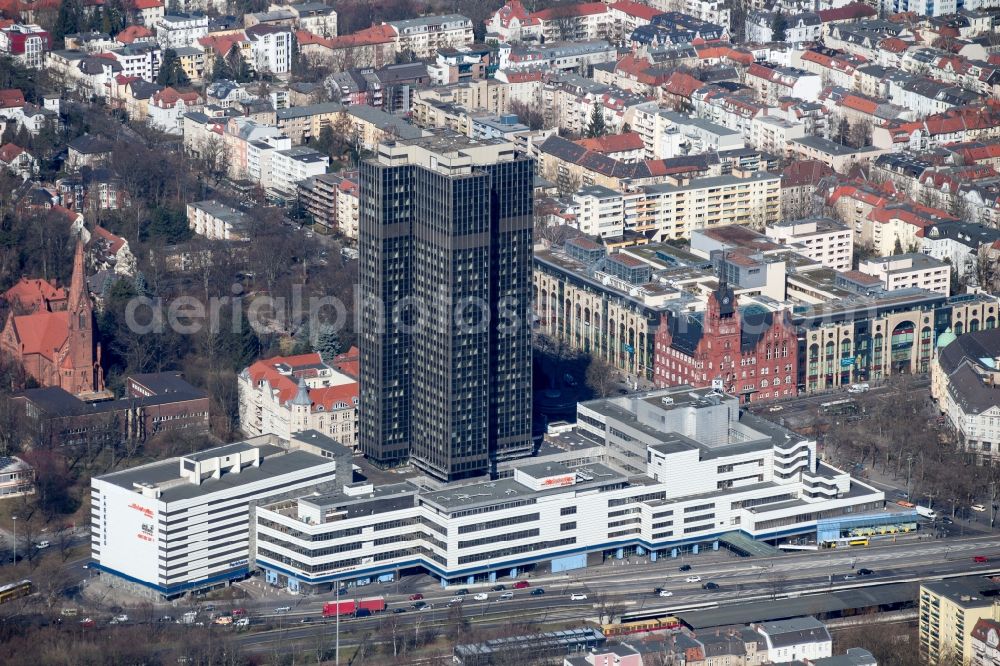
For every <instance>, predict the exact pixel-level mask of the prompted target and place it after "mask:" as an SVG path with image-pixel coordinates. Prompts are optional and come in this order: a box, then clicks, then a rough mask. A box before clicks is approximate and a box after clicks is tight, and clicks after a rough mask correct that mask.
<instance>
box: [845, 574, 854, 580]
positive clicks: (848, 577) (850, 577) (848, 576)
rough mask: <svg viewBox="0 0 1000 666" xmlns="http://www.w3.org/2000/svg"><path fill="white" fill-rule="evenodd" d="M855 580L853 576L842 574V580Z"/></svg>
mask: <svg viewBox="0 0 1000 666" xmlns="http://www.w3.org/2000/svg"><path fill="white" fill-rule="evenodd" d="M855 578H857V576H855V575H854V574H844V580H854V579H855Z"/></svg>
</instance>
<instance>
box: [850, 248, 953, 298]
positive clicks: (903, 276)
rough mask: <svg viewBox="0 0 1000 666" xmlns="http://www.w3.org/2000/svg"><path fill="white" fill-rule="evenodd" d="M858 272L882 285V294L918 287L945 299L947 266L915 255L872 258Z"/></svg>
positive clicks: (949, 272) (947, 282) (923, 255)
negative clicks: (869, 276) (883, 289)
mask: <svg viewBox="0 0 1000 666" xmlns="http://www.w3.org/2000/svg"><path fill="white" fill-rule="evenodd" d="M858 270H859V271H861V272H862V273H865V274H866V275H873V276H875V277H877V278H878V279H879V280H881V281H882V286H883V287H884V288H885V290H886V291H896V290H897V289H909V288H910V287H919V288H920V289H929V290H931V291H936V292H938V293H939V294H944V295H945V296H948V295H949V294H950V293H951V266H950V265H949V264H947V263H945V262H943V261H939V260H937V259H935V258H934V257H929V256H927V255H926V254H921V253H919V252H910V253H908V254H897V255H893V256H891V257H875V258H873V259H868V260H867V261H862V262H861V263H859V264H858Z"/></svg>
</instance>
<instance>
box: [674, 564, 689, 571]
mask: <svg viewBox="0 0 1000 666" xmlns="http://www.w3.org/2000/svg"><path fill="white" fill-rule="evenodd" d="M677 570H678V571H691V565H690V564H682V565H680V566H679V567H677Z"/></svg>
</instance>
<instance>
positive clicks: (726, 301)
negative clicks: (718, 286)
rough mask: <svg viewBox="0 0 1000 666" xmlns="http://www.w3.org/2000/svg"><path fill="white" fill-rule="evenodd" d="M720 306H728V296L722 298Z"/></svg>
mask: <svg viewBox="0 0 1000 666" xmlns="http://www.w3.org/2000/svg"><path fill="white" fill-rule="evenodd" d="M722 304H723V305H729V297H728V296H726V297H724V298H723V299H722Z"/></svg>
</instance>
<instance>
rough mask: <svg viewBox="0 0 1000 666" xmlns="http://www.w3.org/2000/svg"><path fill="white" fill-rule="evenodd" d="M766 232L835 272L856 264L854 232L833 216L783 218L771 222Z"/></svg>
mask: <svg viewBox="0 0 1000 666" xmlns="http://www.w3.org/2000/svg"><path fill="white" fill-rule="evenodd" d="M764 234H765V235H766V236H767V237H768V238H770V239H771V240H773V241H774V242H776V243H781V244H782V245H788V246H790V247H793V248H795V249H796V250H797V251H798V252H801V253H802V254H804V255H805V256H807V257H809V258H810V259H812V260H814V261H818V262H819V263H821V264H823V265H824V266H826V267H827V268H832V269H833V270H835V271H849V270H851V268H852V267H853V265H854V243H853V241H852V238H853V233H852V231H851V229H850V228H849V227H848V226H847V225H845V224H843V223H842V222H838V221H837V220H834V219H832V218H829V217H809V218H804V219H799V220H784V221H782V222H778V223H776V224H772V225H768V227H767V228H766V229H765V230H764Z"/></svg>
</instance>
